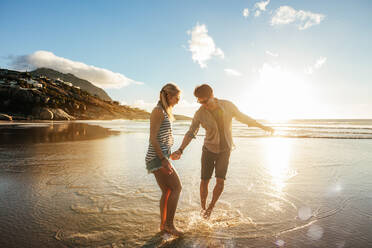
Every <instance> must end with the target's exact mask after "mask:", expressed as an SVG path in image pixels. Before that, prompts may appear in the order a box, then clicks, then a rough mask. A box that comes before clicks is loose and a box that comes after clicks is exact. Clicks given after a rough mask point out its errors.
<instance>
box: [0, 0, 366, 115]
mask: <svg viewBox="0 0 372 248" xmlns="http://www.w3.org/2000/svg"><path fill="white" fill-rule="evenodd" d="M371 11H372V1H370V0H364V1H362V0H356V1H346V0H338V1H336V0H333V1H324V0H312V1H297V0H292V1H281V0H271V1H270V0H263V1H250V0H244V1H239V0H236V1H235V0H234V1H225V0H224V1H222V0H213V1H207V0H205V1H201V0H199V1H194V0H188V1H171V0H169V1H162V0H159V1H145V0H137V1H129V0H128V1H124V0H122V1H119V0H111V1H94V0H90V1H88V0H81V1H73V0H65V1H59V0H55V1H37V0H35V1H21V0H19V1H7V0H0V13H1V15H0V27H1V28H0V37H1V38H0V68H7V69H15V70H22V71H24V70H32V69H35V68H37V67H49V68H52V69H55V70H58V71H61V72H64V73H73V74H74V75H76V76H78V77H80V78H83V79H86V80H89V81H90V82H92V83H93V84H95V85H96V86H98V87H101V88H103V89H104V90H105V91H106V92H107V93H108V94H109V95H110V97H111V98H112V99H113V100H117V101H119V102H121V103H122V104H126V105H131V106H135V107H139V108H142V109H146V110H147V111H151V109H152V108H153V107H154V105H155V103H156V102H157V100H158V97H159V92H160V89H161V87H162V86H163V85H164V84H166V83H168V82H174V83H176V84H177V85H178V86H179V87H180V88H181V90H182V96H181V101H180V103H179V104H178V105H177V106H176V107H175V108H174V113H175V114H184V115H188V116H192V115H193V113H194V112H195V110H197V108H198V107H199V105H198V104H197V102H196V99H195V97H194V96H193V90H194V88H195V86H197V85H200V84H203V83H208V84H210V85H211V86H212V87H213V89H214V95H215V96H216V97H217V98H221V99H227V100H230V101H232V102H233V103H235V104H236V105H237V106H238V108H239V109H240V110H241V111H242V112H244V113H246V114H248V115H249V116H251V117H253V118H257V119H268V120H285V119H302V118H326V119H329V118H372V97H371V92H372V80H371V74H370V71H371V64H372V63H371V58H372V51H371V48H370V44H372V29H371V28H370V24H371V21H372V16H371V15H370V13H371Z"/></svg>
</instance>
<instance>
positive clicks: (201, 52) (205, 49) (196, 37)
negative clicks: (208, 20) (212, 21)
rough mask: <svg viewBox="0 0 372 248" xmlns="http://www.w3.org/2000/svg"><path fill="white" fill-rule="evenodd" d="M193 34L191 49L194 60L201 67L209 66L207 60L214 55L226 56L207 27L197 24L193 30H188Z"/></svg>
mask: <svg viewBox="0 0 372 248" xmlns="http://www.w3.org/2000/svg"><path fill="white" fill-rule="evenodd" d="M187 33H188V34H189V35H191V40H189V41H188V42H189V51H190V52H191V53H192V60H193V61H194V62H197V63H199V65H200V67H201V68H205V67H207V61H208V60H210V59H211V58H212V57H213V56H216V57H220V58H224V53H223V51H222V50H221V49H220V48H217V47H216V45H215V43H214V40H213V38H212V37H210V36H209V35H208V30H207V27H206V26H205V25H204V24H202V25H199V24H196V26H195V27H194V28H193V29H192V30H191V31H187Z"/></svg>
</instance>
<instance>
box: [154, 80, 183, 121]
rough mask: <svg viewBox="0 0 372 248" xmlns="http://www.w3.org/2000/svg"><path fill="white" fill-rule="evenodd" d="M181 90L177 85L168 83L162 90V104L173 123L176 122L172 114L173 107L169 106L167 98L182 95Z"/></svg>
mask: <svg viewBox="0 0 372 248" xmlns="http://www.w3.org/2000/svg"><path fill="white" fill-rule="evenodd" d="M180 92H181V90H180V88H178V86H177V85H176V84H175V83H167V84H166V85H164V86H163V88H161V91H160V100H159V102H160V104H161V105H162V106H163V109H164V110H165V112H166V113H167V114H168V117H169V119H170V120H171V121H173V120H174V116H173V114H172V107H171V106H169V103H168V98H167V96H168V95H169V96H176V95H177V94H178V93H180Z"/></svg>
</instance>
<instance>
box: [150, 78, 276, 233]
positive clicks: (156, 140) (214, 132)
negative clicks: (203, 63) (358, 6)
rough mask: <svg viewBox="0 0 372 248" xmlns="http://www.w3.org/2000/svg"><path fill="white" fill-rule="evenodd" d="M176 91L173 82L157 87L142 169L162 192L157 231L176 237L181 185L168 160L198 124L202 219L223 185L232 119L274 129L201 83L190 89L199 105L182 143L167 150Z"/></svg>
mask: <svg viewBox="0 0 372 248" xmlns="http://www.w3.org/2000/svg"><path fill="white" fill-rule="evenodd" d="M180 94H181V90H180V89H179V87H178V86H177V85H175V84H173V83H168V84H166V85H165V86H164V87H163V88H162V89H161V91H160V99H159V102H158V104H157V105H156V107H155V108H154V109H153V110H152V112H151V116H150V144H149V147H148V151H147V154H146V168H147V170H148V172H149V173H153V174H154V176H155V178H156V181H157V183H158V185H159V187H160V189H161V191H162V195H161V198H160V221H161V222H160V223H161V224H160V230H161V231H162V232H166V233H169V234H172V235H176V236H180V235H182V232H181V231H180V230H178V229H177V228H176V227H175V225H174V223H173V220H174V215H175V213H176V209H177V203H178V199H179V196H180V193H181V189H182V186H181V182H180V179H179V177H178V174H177V172H176V171H175V170H174V169H173V167H172V165H171V163H170V162H169V160H168V159H169V158H170V159H172V160H178V159H180V158H181V156H182V153H183V152H184V150H185V148H186V147H187V145H188V144H189V143H190V142H191V140H192V139H194V138H195V136H196V134H197V133H198V131H199V128H200V125H201V126H202V127H203V128H204V129H205V131H206V132H205V139H204V145H203V148H202V156H201V181H200V203H201V207H202V209H203V217H204V218H209V216H210V215H211V213H212V211H213V208H214V206H215V204H216V202H217V200H218V198H219V197H220V195H221V193H222V191H223V188H224V183H225V177H226V172H227V168H228V165H229V159H230V153H231V149H232V147H233V141H232V133H231V129H232V119H233V118H235V119H236V120H238V121H240V122H242V123H244V124H247V125H248V126H250V127H258V128H261V129H263V130H264V131H267V132H270V133H273V132H274V130H273V129H272V128H271V127H268V126H264V125H262V124H260V123H258V122H257V121H255V120H254V119H252V118H250V117H249V116H247V115H245V114H243V113H241V112H240V111H239V109H238V108H237V107H236V106H235V105H234V104H233V103H232V102H230V101H227V100H222V99H217V98H215V97H214V95H213V89H212V88H211V87H210V86H209V85H208V84H203V85H200V86H197V87H196V88H195V90H194V96H195V97H196V98H197V101H198V103H200V104H201V106H200V108H199V109H198V110H197V111H196V112H195V115H194V117H193V119H192V123H191V126H190V128H189V130H188V132H187V133H186V134H185V136H184V138H183V141H182V144H181V145H180V147H179V148H178V150H176V151H175V152H173V153H171V147H172V145H173V134H172V124H171V122H172V121H173V120H174V117H173V115H172V108H173V106H175V105H176V104H177V103H178V101H179V100H180ZM213 171H215V177H216V185H215V187H214V189H213V197H212V200H211V202H210V203H209V204H208V207H207V205H206V199H207V196H208V184H209V181H210V179H211V177H212V174H213Z"/></svg>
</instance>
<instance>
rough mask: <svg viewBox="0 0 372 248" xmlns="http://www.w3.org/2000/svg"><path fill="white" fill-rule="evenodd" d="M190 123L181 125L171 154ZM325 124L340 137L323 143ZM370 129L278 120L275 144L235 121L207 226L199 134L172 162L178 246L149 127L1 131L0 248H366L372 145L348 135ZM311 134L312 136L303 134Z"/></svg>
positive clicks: (62, 125) (43, 126) (59, 125)
mask: <svg viewBox="0 0 372 248" xmlns="http://www.w3.org/2000/svg"><path fill="white" fill-rule="evenodd" d="M188 124H189V123H188V122H176V123H175V125H174V130H175V134H176V135H175V141H176V144H175V147H178V145H179V144H180V142H181V141H182V138H183V136H182V134H184V133H185V131H186V130H187V127H188ZM324 125H326V126H327V130H330V129H332V130H336V133H337V135H334V132H333V134H332V135H331V136H327V137H328V138H321V137H320V136H322V135H329V133H327V132H324V131H323V128H324ZM370 125H371V124H370V123H368V122H367V123H360V122H358V123H350V122H346V121H343V122H337V123H330V122H328V123H326V124H325V123H324V122H323V123H320V124H319V123H315V122H312V123H304V122H301V123H287V124H285V125H283V124H275V126H277V129H280V130H278V133H277V135H276V136H274V137H269V136H266V134H264V133H262V132H260V131H257V130H255V129H249V128H246V127H244V126H242V125H240V124H234V130H238V131H235V132H234V136H235V138H234V141H235V144H236V148H235V150H234V151H233V152H232V155H231V159H230V166H229V171H228V174H227V180H226V185H225V191H224V193H223V194H222V196H221V198H220V200H219V202H218V203H217V205H216V208H215V211H214V212H213V214H212V216H211V219H210V220H208V221H206V220H204V219H202V218H201V217H200V206H199V181H200V179H199V178H200V155H201V146H202V143H203V132H201V133H200V136H199V137H198V138H197V139H196V140H195V141H193V142H192V143H191V144H190V145H189V147H188V148H187V149H186V151H185V153H184V156H183V158H182V159H181V160H179V161H175V162H174V166H175V167H176V168H177V171H178V173H179V175H180V178H181V181H182V184H183V190H182V193H181V198H180V202H179V207H178V210H177V213H176V224H177V226H178V227H179V228H180V229H182V230H184V231H185V232H186V234H185V236H184V237H183V238H178V239H177V238H174V237H169V236H165V235H160V234H158V233H157V232H158V228H159V209H158V201H159V198H160V190H159V188H158V186H157V184H156V181H155V179H154V177H153V176H152V175H151V174H147V172H146V170H145V165H144V155H145V152H146V150H147V145H148V127H149V126H148V122H145V121H144V122H136V121H87V122H72V123H66V122H54V123H48V122H44V123H23V124H20V123H18V124H16V125H8V124H2V125H0V247H281V246H283V247H368V246H371V245H372V229H371V226H372V210H371V209H372V195H371V193H370V192H371V189H372V182H371V181H370V178H371V176H372V169H371V166H370V165H371V164H372V153H371V151H372V139H368V137H367V138H366V136H364V137H363V139H360V138H358V136H356V135H354V134H352V136H351V137H352V138H350V137H349V136H350V135H349V134H342V130H345V128H347V130H348V132H349V131H350V130H357V131H356V132H361V131H360V130H364V131H366V132H369V131H368V130H369V129H368V128H370ZM293 126H295V127H293ZM310 127H311V130H318V131H317V132H316V135H314V137H311V138H310V137H307V138H299V135H296V133H298V132H305V131H303V130H306V132H308V133H309V130H310ZM353 128H354V129H353ZM285 130H286V131H285ZM298 130H302V131H298ZM319 130H320V131H319ZM327 130H326V131H327ZM340 130H341V131H340ZM283 132H286V133H283ZM351 132H353V131H351ZM242 134H244V135H242ZM342 135H346V136H342ZM367 135H368V134H367ZM315 136H316V137H315ZM334 136H337V137H341V138H342V139H339V138H337V139H334V138H333V137H334ZM213 186H214V180H211V185H210V190H212V187H213ZM209 199H210V197H209Z"/></svg>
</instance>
